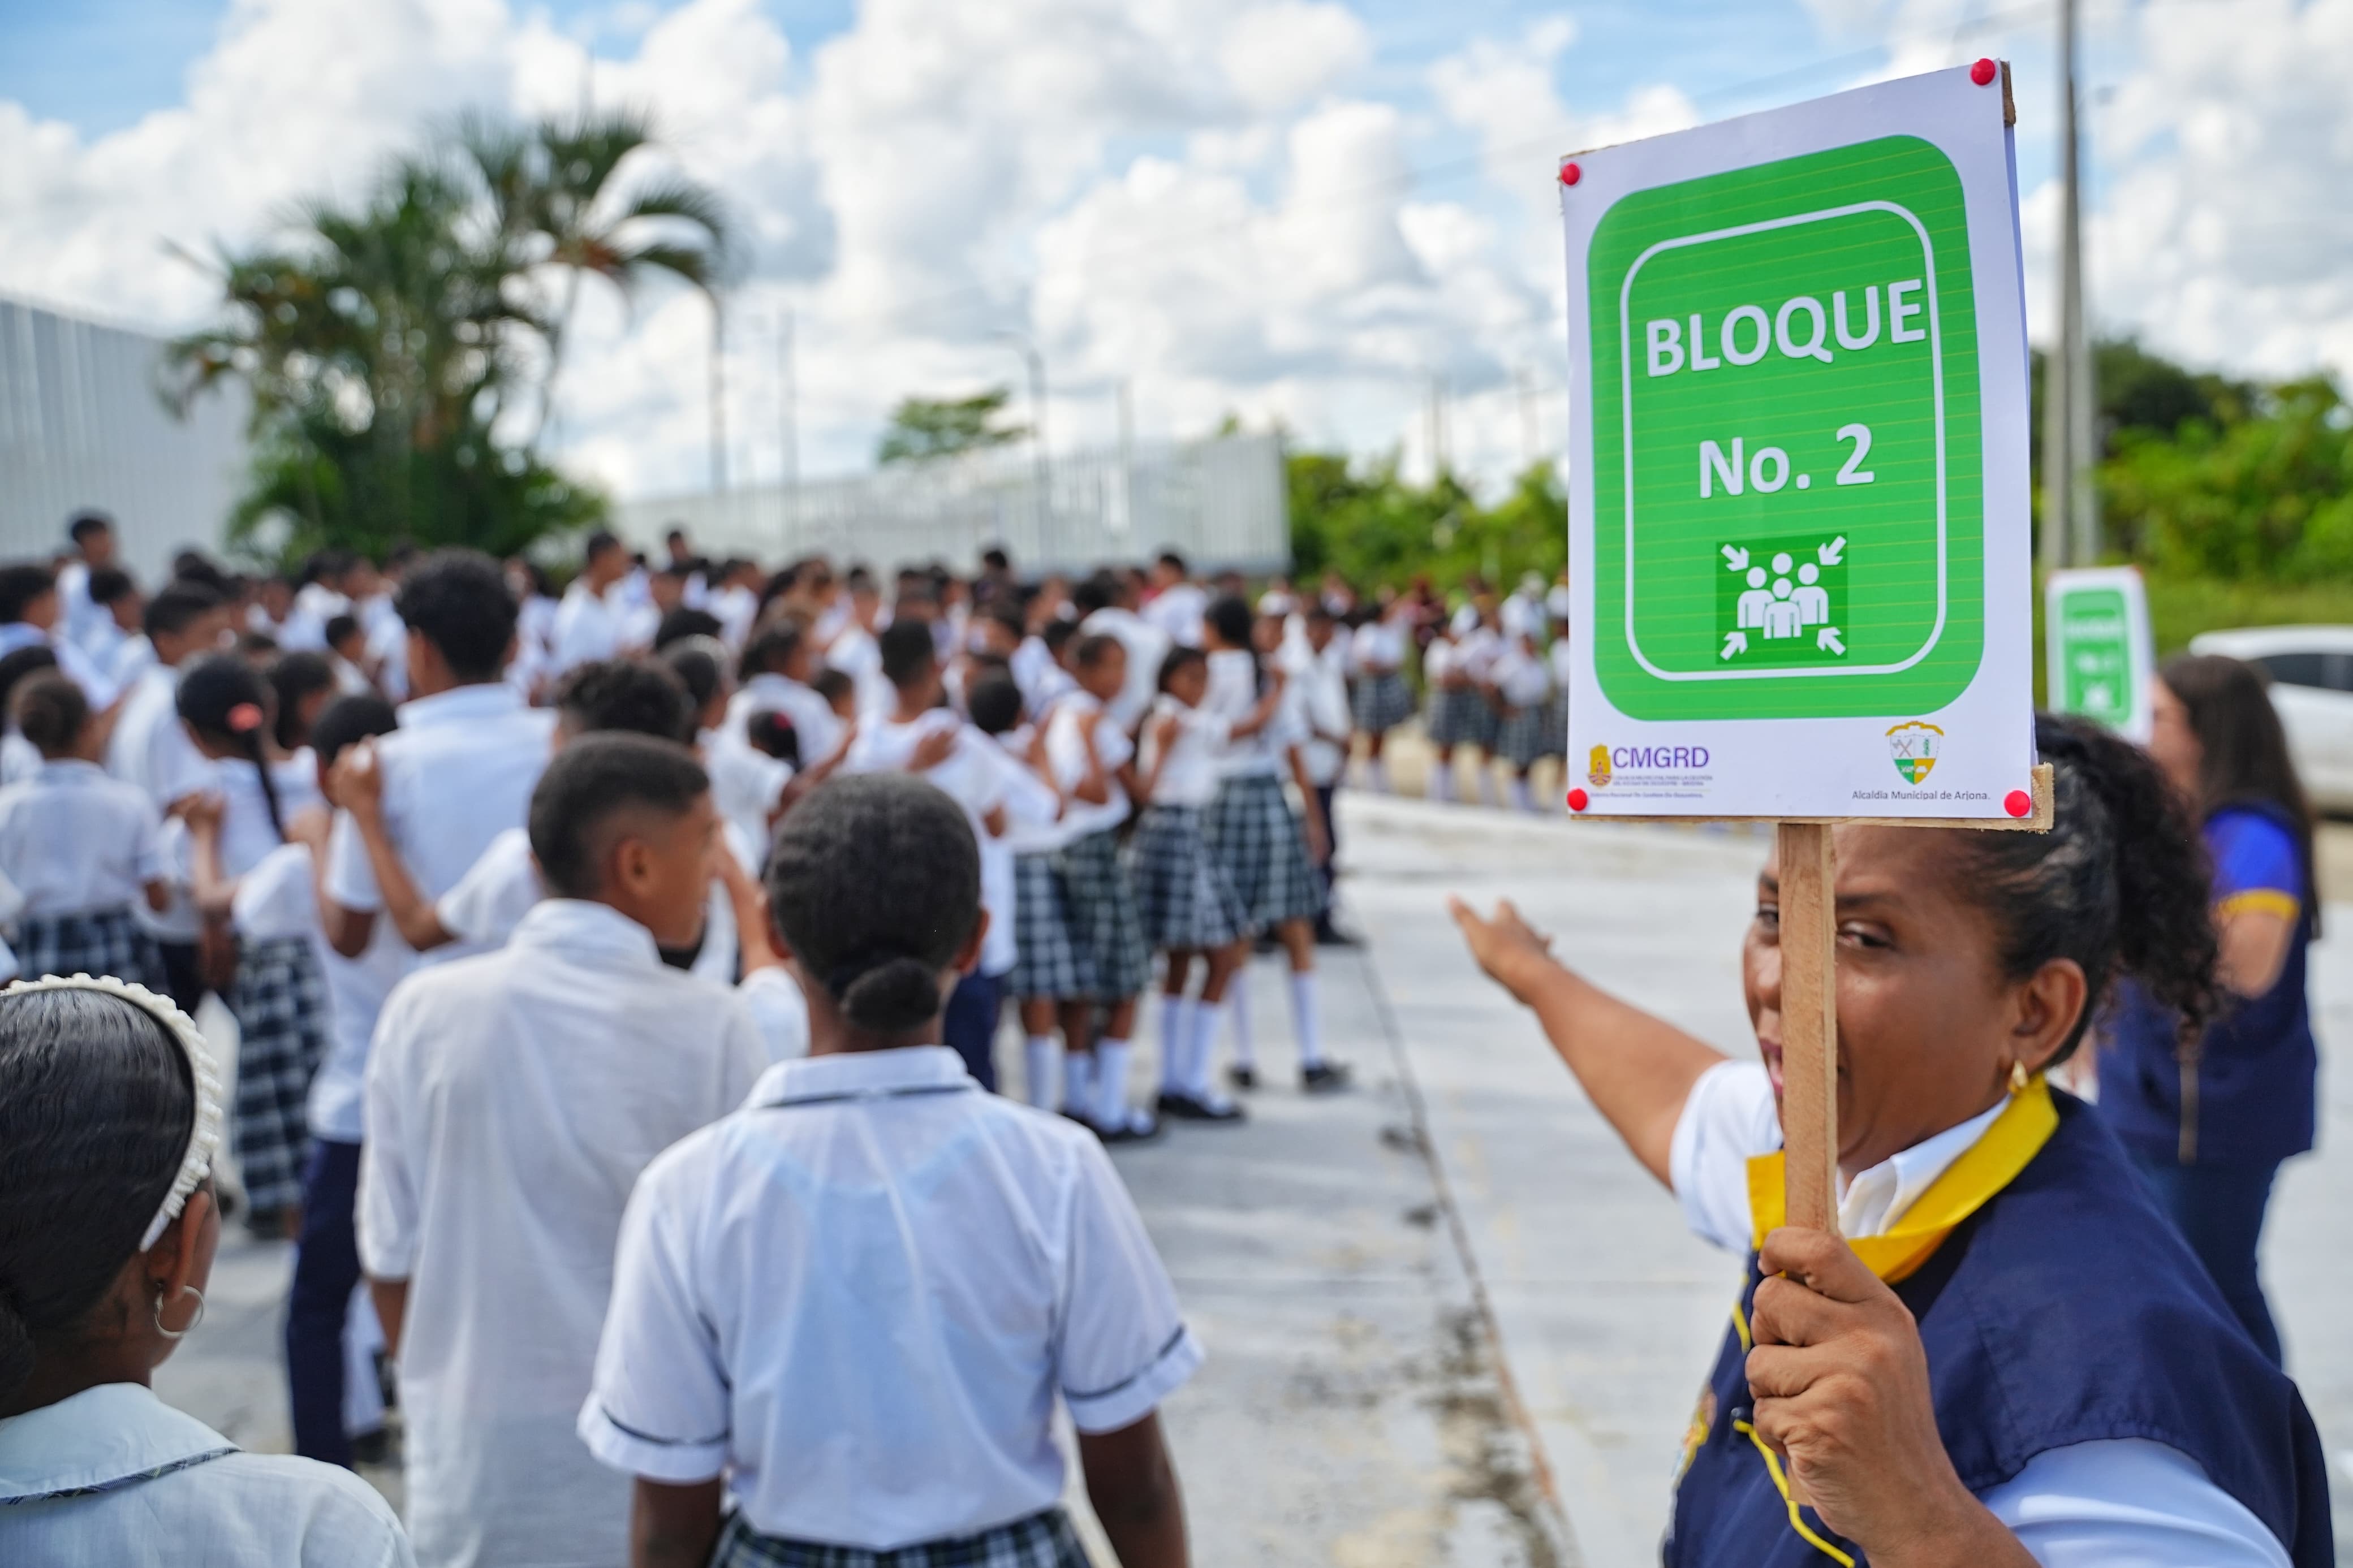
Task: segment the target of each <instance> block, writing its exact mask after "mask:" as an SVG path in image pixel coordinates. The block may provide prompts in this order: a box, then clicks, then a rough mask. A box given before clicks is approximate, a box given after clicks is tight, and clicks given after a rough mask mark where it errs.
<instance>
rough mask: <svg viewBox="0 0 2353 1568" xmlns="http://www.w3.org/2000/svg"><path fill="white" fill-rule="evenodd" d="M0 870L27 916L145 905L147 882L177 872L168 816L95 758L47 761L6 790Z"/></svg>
mask: <svg viewBox="0 0 2353 1568" xmlns="http://www.w3.org/2000/svg"><path fill="white" fill-rule="evenodd" d="M0 873H5V875H6V876H7V879H8V880H9V881H11V882H13V883H15V884H16V891H17V892H18V893H19V894H20V895H22V897H23V900H24V903H23V905H22V907H21V908H20V909H19V910H18V911H17V912H18V913H19V914H22V915H37V916H38V915H73V914H86V913H89V912H91V911H93V910H120V909H121V908H123V907H124V906H126V905H140V904H141V903H142V900H143V898H144V895H145V889H146V885H147V884H148V883H149V882H153V881H157V880H161V879H164V878H166V877H168V876H169V875H170V874H171V860H170V858H169V857H168V856H167V855H166V854H165V853H164V822H163V816H162V815H161V814H160V813H159V812H157V811H156V809H155V803H154V802H153V801H152V800H150V799H148V798H147V795H146V794H145V792H144V791H142V790H141V789H139V788H138V787H137V786H135V785H132V784H125V783H123V782H122V781H121V779H114V778H109V777H107V775H106V772H105V770H104V769H102V768H100V767H99V766H98V764H97V763H84V762H74V761H61V762H53V763H42V764H41V767H40V770H39V771H38V772H37V773H35V774H34V775H33V776H32V777H31V778H29V779H27V780H26V781H25V782H24V783H22V784H9V785H8V786H6V787H5V788H0Z"/></svg>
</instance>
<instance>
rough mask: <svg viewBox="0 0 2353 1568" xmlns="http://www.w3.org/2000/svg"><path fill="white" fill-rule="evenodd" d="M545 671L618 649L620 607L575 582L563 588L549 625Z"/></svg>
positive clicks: (555, 670) (560, 669) (559, 670)
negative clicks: (553, 619)
mask: <svg viewBox="0 0 2353 1568" xmlns="http://www.w3.org/2000/svg"><path fill="white" fill-rule="evenodd" d="M548 637H549V640H550V644H551V646H550V647H549V649H548V668H547V673H549V674H550V675H562V674H563V673H564V672H565V670H568V669H570V668H573V667H574V666H575V665H582V664H589V663H592V662H594V661H595V660H596V659H600V658H612V657H613V656H614V655H615V654H617V653H618V652H620V651H621V611H619V610H618V609H616V608H615V607H614V605H613V603H612V601H611V600H609V599H607V597H606V596H605V595H602V594H599V593H597V592H596V590H595V589H593V588H591V587H589V586H588V584H586V582H577V583H575V584H572V586H570V587H569V588H566V589H565V591H564V599H563V602H562V603H561V604H559V605H556V607H555V623H554V626H552V627H551V628H550V629H549V632H548Z"/></svg>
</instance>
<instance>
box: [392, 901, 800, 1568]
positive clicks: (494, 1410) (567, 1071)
mask: <svg viewBox="0 0 2353 1568" xmlns="http://www.w3.org/2000/svg"><path fill="white" fill-rule="evenodd" d="M765 1066H766V1052H765V1049H764V1047H763V1046H762V1044H761V1040H760V1033H759V1028H758V1026H756V1025H755V1024H754V1022H753V1021H752V1018H751V1016H750V1015H749V1014H748V1013H746V1012H745V1011H744V1005H743V1004H742V1003H741V1002H740V1001H738V1000H737V999H736V997H735V994H734V993H733V992H732V991H728V990H724V989H723V988H721V987H719V986H716V985H712V984H709V983H708V982H705V981H701V980H696V979H694V978H693V977H691V976H690V975H686V974H681V973H679V972H678V971H677V970H674V969H670V968H666V967H664V965H663V963H662V962H661V958H660V955H659V953H658V952H656V951H655V949H654V939H653V935H652V933H651V932H649V931H647V930H646V928H645V927H643V926H641V925H639V924H638V923H637V922H636V921H632V920H630V919H628V917H627V916H625V915H623V914H621V913H620V912H619V911H618V910H612V909H609V908H607V907H606V906H605V905H603V904H592V903H584V902H578V901H575V900H568V899H556V900H548V901H546V902H543V903H542V904H540V905H539V906H537V907H536V908H534V909H533V910H532V911H531V912H530V913H529V914H527V915H525V916H524V917H523V919H522V923H521V924H520V925H518V926H517V927H516V928H515V931H514V935H513V938H512V941H510V942H509V943H508V944H507V946H506V947H505V948H503V949H502V950H501V951H500V952H495V953H488V954H484V955H482V956H480V957H477V958H470V959H467V960H465V961H464V962H462V963H449V964H444V965H442V966H441V967H439V968H438V969H425V970H419V971H417V973H414V974H412V975H410V976H409V977H408V978H407V979H406V980H405V981H403V982H401V984H400V985H399V986H398V987H397V988H396V990H395V991H394V992H393V994H392V999H391V1000H390V1001H389V1002H387V1003H385V1008H384V1016H383V1019H382V1020H381V1022H379V1023H378V1024H377V1026H376V1037H375V1046H374V1047H373V1051H372V1054H371V1058H370V1060H369V1062H368V1068H367V1093H366V1122H365V1129H364V1139H363V1142H362V1153H361V1156H360V1194H359V1248H360V1259H361V1262H362V1264H363V1265H364V1267H365V1268H366V1269H367V1271H368V1273H369V1274H371V1275H373V1276H375V1278H378V1279H406V1280H407V1281H408V1316H407V1324H406V1329H405V1331H404V1335H403V1340H402V1343H401V1346H400V1394H401V1399H400V1402H401V1407H402V1409H403V1410H404V1411H406V1416H407V1423H408V1527H409V1533H410V1536H411V1538H412V1539H413V1540H414V1541H415V1542H417V1551H418V1553H419V1555H420V1557H421V1558H422V1559H423V1560H424V1561H426V1562H427V1563H436V1564H440V1565H442V1568H477V1565H480V1568H491V1565H493V1564H508V1563H620V1562H623V1561H625V1560H626V1559H627V1558H628V1518H629V1489H628V1484H627V1483H626V1482H625V1481H622V1480H621V1479H619V1478H617V1477H615V1476H614V1475H613V1474H612V1473H611V1472H610V1471H608V1470H607V1469H605V1468H603V1467H601V1466H599V1465H598V1464H596V1461H595V1460H593V1459H592V1458H589V1456H588V1453H587V1451H586V1449H584V1448H582V1447H580V1445H579V1443H578V1442H577V1441H576V1440H575V1438H574V1437H573V1436H572V1424H573V1419H574V1417H575V1415H576V1414H577V1413H578V1411H579V1408H580V1402H581V1401H582V1400H583V1399H585V1398H586V1396H587V1394H588V1382H589V1373H590V1370H591V1368H592V1366H593V1365H594V1363H595V1360H596V1334H597V1330H598V1328H599V1326H600V1325H601V1324H602V1323H603V1321H604V1317H605V1299H606V1295H607V1292H608V1290H609V1289H611V1284H612V1279H613V1273H612V1270H613V1244H614V1241H615V1239H616V1237H617V1236H618V1234H619V1232H620V1226H621V1210H622V1206H623V1205H624V1203H625V1202H626V1201H627V1199H628V1194H629V1189H630V1187H631V1186H632V1185H633V1184H635V1183H636V1181H637V1178H638V1173H639V1172H640V1171H642V1170H643V1169H645V1167H646V1165H647V1164H648V1163H649V1162H650V1161H651V1160H652V1159H653V1157H654V1156H655V1155H656V1154H658V1153H659V1152H661V1151H662V1150H664V1149H666V1148H668V1147H669V1146H670V1144H672V1143H675V1142H678V1141H679V1140H680V1139H681V1138H683V1137H685V1136H686V1135H687V1134H688V1133H690V1132H691V1131H695V1130H696V1129H697V1128H699V1127H702V1126H704V1125H706V1124H707V1123H709V1122H711V1121H715V1120H717V1119H718V1118H719V1117H721V1116H723V1115H724V1114H725V1113H726V1112H728V1111H729V1110H733V1109H734V1108H735V1107H736V1106H738V1105H741V1104H742V1103H743V1102H744V1095H745V1094H746V1093H748V1092H749V1091H750V1089H751V1088H752V1085H753V1083H754V1081H755V1080H756V1079H758V1077H759V1074H760V1070H761V1068H764V1067H765Z"/></svg>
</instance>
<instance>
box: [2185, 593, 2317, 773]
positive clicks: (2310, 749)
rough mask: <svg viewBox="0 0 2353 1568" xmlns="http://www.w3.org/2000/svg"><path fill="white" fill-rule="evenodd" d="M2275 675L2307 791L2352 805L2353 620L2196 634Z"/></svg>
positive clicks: (2194, 643)
mask: <svg viewBox="0 0 2353 1568" xmlns="http://www.w3.org/2000/svg"><path fill="white" fill-rule="evenodd" d="M2189 651H2190V652H2192V653H2219V654H2227V655H2229V656H2230V657H2231V658H2240V659H2244V660H2246V661H2247V662H2248V663H2249V664H2252V665H2255V666H2258V667H2260V668H2262V669H2263V670H2264V671H2265V672H2267V673H2268V674H2269V675H2270V676H2271V678H2272V706H2273V707H2274V708H2276V709H2277V710H2279V716H2280V724H2281V726H2282V727H2283V728H2284V729H2285V730H2286V731H2287V745H2288V750H2289V751H2290V752H2293V753H2295V771H2296V773H2298V774H2299V775H2301V776H2302V778H2303V780H2304V788H2305V793H2306V794H2307V795H2310V796H2311V797H2312V804H2313V805H2314V807H2315V808H2316V810H2320V811H2353V626H2249V627H2246V628H2244V629H2243V630H2238V631H2227V632H2206V633H2202V634H2201V635H2200V636H2198V637H2192V638H2191V639H2190V642H2189Z"/></svg>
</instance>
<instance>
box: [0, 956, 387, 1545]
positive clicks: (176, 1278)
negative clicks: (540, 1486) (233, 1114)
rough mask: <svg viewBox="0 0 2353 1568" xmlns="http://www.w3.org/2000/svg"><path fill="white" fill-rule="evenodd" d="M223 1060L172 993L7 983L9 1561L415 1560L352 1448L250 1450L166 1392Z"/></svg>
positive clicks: (204, 1255) (187, 1318) (205, 1196)
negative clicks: (340, 1455)
mask: <svg viewBox="0 0 2353 1568" xmlns="http://www.w3.org/2000/svg"><path fill="white" fill-rule="evenodd" d="M220 1132H221V1103H220V1075H219V1073H218V1072H217V1071H216V1069H215V1068H214V1065H213V1059H212V1056H211V1053H210V1052H209V1051H208V1050H207V1049H206V1046H205V1041H204V1037H203V1036H202V1035H200V1034H198V1033H197V1032H196V1026H195V1024H194V1023H192V1022H191V1021H190V1020H189V1018H188V1017H187V1016H186V1015H185V1014H184V1013H182V1012H181V1011H180V1010H179V1009H178V1008H176V1007H174V1006H173V1005H171V1003H169V1002H168V1001H165V1000H164V998H163V997H161V996H157V995H155V994H152V993H150V992H148V991H146V990H143V989H142V988H141V987H138V986H135V985H128V984H124V983H122V982H121V981H118V980H111V979H102V980H93V979H90V978H89V977H88V976H79V977H76V978H73V979H50V980H41V981H35V982H31V983H28V984H18V985H13V986H11V987H9V988H8V989H7V990H6V991H5V992H0V1563H12V1564H14V1563H25V1564H28V1565H29V1564H34V1563H38V1564H40V1565H41V1568H408V1565H409V1564H411V1563H413V1561H414V1560H413V1559H412V1557H411V1556H410V1554H409V1550H408V1542H407V1541H406V1538H404V1537H403V1535H402V1534H401V1531H400V1526H399V1524H398V1523H397V1522H396V1521H395V1520H394V1518H393V1516H392V1510H391V1509H389V1508H388V1507H386V1506H385V1502H384V1500H383V1499H382V1498H380V1497H378V1496H377V1495H376V1494H375V1491H374V1490H373V1489H370V1488H369V1487H368V1486H367V1485H366V1483H364V1482H363V1481H361V1480H360V1479H358V1478H357V1477H355V1476H353V1475H352V1474H351V1473H350V1472H348V1471H346V1470H340V1469H336V1468H332V1467H331V1466H327V1465H322V1464H317V1463H314V1462H313V1461H311V1460H309V1459H297V1458H282V1457H280V1456H276V1455H264V1454H248V1453H244V1452H242V1451H240V1450H239V1449H238V1448H237V1445H236V1444H234V1443H231V1442H230V1441H229V1440H228V1439H227V1438H226V1437H223V1436H221V1435H220V1434H219V1433H217V1432H215V1431H213V1430H212V1429H211V1428H210V1427H208V1426H206V1425H205V1424H204V1423H203V1422H201V1421H198V1420H196V1419H195V1418H194V1417H193V1416H189V1415H182V1414H181V1413H180V1412H178V1411H176V1410H174V1409H172V1408H171V1407H169V1406H168V1405H164V1403H163V1402H162V1401H160V1400H158V1399H157V1398H156V1397H155V1395H154V1394H153V1393H152V1392H151V1391H150V1388H149V1383H150V1380H151V1379H152V1378H153V1375H154V1371H155V1368H156V1367H157V1366H159V1365H160V1364H162V1363H164V1361H165V1360H166V1359H168V1358H169V1357H170V1356H171V1354H172V1352H174V1350H175V1349H177V1348H178V1346H179V1342H180V1341H181V1340H182V1339H183V1338H185V1336H186V1335H187V1334H188V1333H189V1332H190V1331H192V1330H193V1329H195V1326H196V1324H197V1323H198V1322H199V1321H201V1320H202V1319H203V1316H204V1291H205V1288H206V1284H207V1282H208V1281H209V1279H210V1277H211V1271H212V1263H213V1251H214V1248H215V1247H216V1245H217V1244H218V1242H219V1239H220V1212H219V1209H218V1207H217V1206H216V1204H215V1202H214V1198H213V1189H212V1163H213V1159H214V1155H215V1153H216V1149H217V1145H218V1143H219V1141H220Z"/></svg>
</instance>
